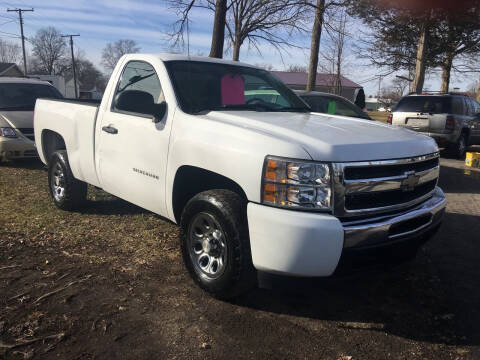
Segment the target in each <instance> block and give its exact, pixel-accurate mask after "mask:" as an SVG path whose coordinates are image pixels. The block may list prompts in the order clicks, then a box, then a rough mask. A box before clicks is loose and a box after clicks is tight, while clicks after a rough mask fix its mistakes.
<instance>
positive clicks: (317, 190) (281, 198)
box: [262, 156, 332, 210]
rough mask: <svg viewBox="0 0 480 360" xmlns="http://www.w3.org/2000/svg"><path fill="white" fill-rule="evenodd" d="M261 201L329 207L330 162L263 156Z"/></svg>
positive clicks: (292, 205)
mask: <svg viewBox="0 0 480 360" xmlns="http://www.w3.org/2000/svg"><path fill="white" fill-rule="evenodd" d="M262 203H264V204H266V205H273V206H278V207H284V208H294V209H310V210H330V209H331V205H332V186H331V170H330V165H329V164H324V163H317V162H309V161H297V160H288V159H281V158H276V157H271V156H267V157H266V158H265V164H264V170H263V182H262Z"/></svg>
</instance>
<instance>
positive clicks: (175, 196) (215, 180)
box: [172, 165, 248, 224]
mask: <svg viewBox="0 0 480 360" xmlns="http://www.w3.org/2000/svg"><path fill="white" fill-rule="evenodd" d="M215 189H222V190H230V191H233V192H234V193H236V194H238V195H239V196H240V197H241V198H242V199H244V200H245V201H247V200H248V198H247V195H246V193H245V191H244V190H243V189H242V187H241V186H240V185H239V184H238V183H237V182H235V181H234V180H232V179H230V178H228V177H226V176H223V175H220V174H218V173H216V172H213V171H210V170H205V169H202V168H199V167H196V166H191V165H183V166H181V167H179V168H178V169H177V172H176V173H175V178H174V182H173V190H172V209H173V215H174V217H175V221H176V222H177V224H178V223H180V217H181V215H182V211H183V209H184V207H185V205H186V204H187V202H188V201H189V200H190V199H191V198H193V197H194V196H195V195H196V194H198V193H201V192H203V191H207V190H215Z"/></svg>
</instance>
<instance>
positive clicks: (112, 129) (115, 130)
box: [102, 126, 118, 134]
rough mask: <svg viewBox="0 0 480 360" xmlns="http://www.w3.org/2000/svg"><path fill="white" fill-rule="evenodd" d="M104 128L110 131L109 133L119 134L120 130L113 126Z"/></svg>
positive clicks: (103, 128)
mask: <svg viewBox="0 0 480 360" xmlns="http://www.w3.org/2000/svg"><path fill="white" fill-rule="evenodd" d="M102 130H103V131H105V132H107V133H109V134H118V130H117V129H116V128H114V127H113V126H104V127H102Z"/></svg>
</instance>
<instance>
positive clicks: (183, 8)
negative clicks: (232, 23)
mask: <svg viewBox="0 0 480 360" xmlns="http://www.w3.org/2000/svg"><path fill="white" fill-rule="evenodd" d="M168 3H169V5H170V7H171V8H172V9H173V10H174V11H175V12H176V13H177V15H178V16H179V19H178V20H177V21H175V22H174V23H173V29H172V31H170V32H169V33H168V36H169V37H170V39H171V44H172V48H174V49H175V48H178V47H183V46H184V45H185V39H184V33H185V32H188V25H189V15H190V11H191V10H192V8H194V7H198V8H207V9H213V10H214V11H215V17H214V20H213V31H212V44H211V47H210V55H209V56H210V57H214V58H220V59H221V58H222V57H223V47H224V43H225V25H226V16H227V10H228V8H229V6H228V4H227V0H216V1H215V4H214V5H213V1H207V0H168Z"/></svg>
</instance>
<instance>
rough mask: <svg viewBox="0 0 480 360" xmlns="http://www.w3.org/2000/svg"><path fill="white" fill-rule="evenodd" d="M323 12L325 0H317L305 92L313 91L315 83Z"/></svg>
mask: <svg viewBox="0 0 480 360" xmlns="http://www.w3.org/2000/svg"><path fill="white" fill-rule="evenodd" d="M324 12H325V0H317V5H316V8H315V20H314V22H313V29H312V44H311V46H310V62H309V64H308V79H307V87H306V89H305V90H306V91H313V90H315V85H316V81H317V68H318V52H319V51H320V38H321V36H322V27H323V14H324Z"/></svg>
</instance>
